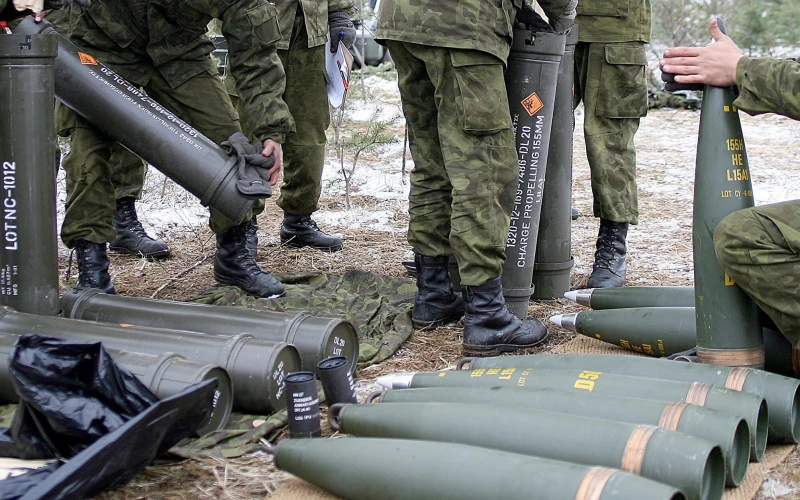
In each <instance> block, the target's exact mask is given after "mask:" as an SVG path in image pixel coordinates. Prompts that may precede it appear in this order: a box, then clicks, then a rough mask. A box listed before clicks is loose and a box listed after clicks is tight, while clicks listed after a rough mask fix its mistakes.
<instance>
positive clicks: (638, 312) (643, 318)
mask: <svg viewBox="0 0 800 500" xmlns="http://www.w3.org/2000/svg"><path fill="white" fill-rule="evenodd" d="M550 321H551V322H552V323H554V324H556V325H558V326H561V327H562V328H566V329H568V330H573V331H576V332H578V333H580V334H581V335H585V336H587V337H591V338H593V339H598V340H602V341H603V342H608V343H609V344H614V345H618V346H620V347H624V348H625V349H628V350H630V351H636V352H640V353H642V354H649V355H650V356H656V357H661V356H669V355H671V354H675V353H676V352H682V351H685V350H687V349H694V347H695V345H696V344H697V336H696V335H695V329H696V326H695V319H694V307H638V308H631V309H609V310H605V311H583V312H578V313H569V314H558V315H556V316H553V317H552V318H550Z"/></svg>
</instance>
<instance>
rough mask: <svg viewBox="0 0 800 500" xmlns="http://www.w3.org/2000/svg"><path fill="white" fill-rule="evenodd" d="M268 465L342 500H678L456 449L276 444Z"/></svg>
mask: <svg viewBox="0 0 800 500" xmlns="http://www.w3.org/2000/svg"><path fill="white" fill-rule="evenodd" d="M275 465H276V467H278V468H279V469H281V470H284V471H287V472H290V473H292V474H294V475H296V476H299V477H300V478H302V479H304V480H306V481H308V482H310V483H313V484H315V485H317V486H319V487H320V488H322V489H324V490H326V491H328V492H330V493H332V494H334V495H336V496H338V497H342V498H348V499H350V500H375V499H378V498H380V499H382V500H383V499H385V500H407V499H410V498H413V499H415V500H486V499H487V498H507V499H514V500H516V499H520V500H522V499H541V500H642V499H644V498H646V499H647V500H680V499H684V498H686V497H685V496H684V495H683V494H682V493H681V492H680V491H678V490H677V489H675V488H672V487H670V486H667V485H664V484H660V483H657V482H655V481H651V480H649V479H645V478H642V477H638V476H635V475H633V474H628V473H625V472H622V471H618V470H614V469H608V468H605V467H587V466H585V465H578V464H571V463H567V462H560V461H556V460H548V459H546V458H538V457H531V456H526V455H520V454H517V453H506V452H502V451H497V450H491V449H487V448H478V447H475V446H467V445H463V444H454V443H441V442H434V441H419V440H404V439H371V438H346V439H284V440H283V441H281V442H280V443H279V444H278V447H277V452H276V454H275Z"/></svg>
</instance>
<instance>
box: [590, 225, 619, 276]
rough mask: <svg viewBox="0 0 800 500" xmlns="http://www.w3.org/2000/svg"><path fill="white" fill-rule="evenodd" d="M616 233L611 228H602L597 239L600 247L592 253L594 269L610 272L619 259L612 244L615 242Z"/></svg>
mask: <svg viewBox="0 0 800 500" xmlns="http://www.w3.org/2000/svg"><path fill="white" fill-rule="evenodd" d="M616 233H617V230H616V228H613V227H609V228H603V230H602V231H601V232H600V235H599V238H598V241H599V243H600V246H599V248H598V249H597V251H595V253H594V261H595V266H596V267H602V268H605V269H608V270H611V268H612V266H613V264H614V263H615V262H616V261H617V259H619V255H618V254H617V252H616V251H615V248H614V244H615V243H616V240H617V237H616Z"/></svg>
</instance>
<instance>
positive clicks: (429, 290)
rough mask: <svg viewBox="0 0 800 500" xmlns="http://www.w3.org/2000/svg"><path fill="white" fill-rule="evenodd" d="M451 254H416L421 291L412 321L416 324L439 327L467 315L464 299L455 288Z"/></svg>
mask: <svg viewBox="0 0 800 500" xmlns="http://www.w3.org/2000/svg"><path fill="white" fill-rule="evenodd" d="M448 260H449V259H448V258H447V257H425V256H424V255H415V256H414V264H415V266H416V270H417V293H416V295H415V296H414V309H413V311H411V322H412V323H413V324H414V328H436V327H438V326H442V325H445V324H447V323H450V322H452V321H458V320H459V319H461V316H463V315H464V301H463V300H462V299H461V297H459V296H458V294H457V293H455V292H453V284H452V283H451V282H450V272H449V271H448V270H447V261H448Z"/></svg>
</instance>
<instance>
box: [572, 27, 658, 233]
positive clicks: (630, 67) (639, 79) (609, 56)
mask: <svg viewBox="0 0 800 500" xmlns="http://www.w3.org/2000/svg"><path fill="white" fill-rule="evenodd" d="M579 33H580V28H579ZM646 64H647V59H646V56H645V50H644V44H643V43H641V42H627V43H585V42H579V43H578V44H577V46H576V47H575V101H574V106H577V105H578V104H579V103H580V102H581V101H583V105H584V122H583V126H584V138H585V140H586V156H587V159H588V161H589V169H590V170H591V175H592V194H593V195H594V207H593V209H594V216H595V217H602V218H603V219H608V220H611V221H614V222H628V223H631V224H637V223H638V222H639V207H638V199H637V188H636V149H635V147H634V142H633V137H634V135H635V134H636V131H637V130H638V129H639V119H640V117H642V116H645V115H646V114H647V77H646V70H647V67H646Z"/></svg>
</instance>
